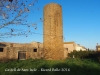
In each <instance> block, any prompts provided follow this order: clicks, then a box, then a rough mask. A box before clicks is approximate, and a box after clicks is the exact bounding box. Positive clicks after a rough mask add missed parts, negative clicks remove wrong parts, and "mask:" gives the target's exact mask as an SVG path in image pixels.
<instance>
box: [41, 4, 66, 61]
mask: <svg viewBox="0 0 100 75" xmlns="http://www.w3.org/2000/svg"><path fill="white" fill-rule="evenodd" d="M43 33H44V36H43V48H44V59H47V60H62V59H64V48H63V30H62V7H61V6H60V5H59V4H55V3H50V4H47V5H46V6H45V7H44V32H43Z"/></svg>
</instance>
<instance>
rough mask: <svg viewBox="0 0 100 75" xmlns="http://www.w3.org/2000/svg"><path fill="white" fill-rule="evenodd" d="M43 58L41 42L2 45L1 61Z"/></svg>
mask: <svg viewBox="0 0 100 75" xmlns="http://www.w3.org/2000/svg"><path fill="white" fill-rule="evenodd" d="M42 57H43V45H42V44H41V43H39V42H32V43H27V44H20V43H7V42H6V43H4V42H1V43H0V59H1V60H2V59H20V60H23V59H29V58H31V59H40V58H42Z"/></svg>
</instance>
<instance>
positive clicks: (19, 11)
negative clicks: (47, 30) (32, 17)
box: [0, 0, 41, 38]
mask: <svg viewBox="0 0 100 75" xmlns="http://www.w3.org/2000/svg"><path fill="white" fill-rule="evenodd" d="M35 3H38V0H0V38H4V37H5V38H6V37H11V36H21V35H24V36H26V37H27V35H28V34H30V33H32V32H31V31H30V27H35V29H36V28H37V27H36V23H29V22H28V21H27V19H26V18H27V16H28V13H29V12H30V11H31V8H33V6H34V4H35ZM40 20H41V18H40ZM20 26H22V27H21V28H22V29H20ZM24 27H27V28H28V30H24ZM4 29H5V31H4Z"/></svg>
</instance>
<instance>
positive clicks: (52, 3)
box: [44, 2, 61, 7]
mask: <svg viewBox="0 0 100 75" xmlns="http://www.w3.org/2000/svg"><path fill="white" fill-rule="evenodd" d="M48 5H59V6H60V7H61V5H60V4H57V3H55V2H51V3H48V4H46V5H45V6H48ZM45 6H44V7H45Z"/></svg>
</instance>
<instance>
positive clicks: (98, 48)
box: [96, 43, 100, 51]
mask: <svg viewBox="0 0 100 75" xmlns="http://www.w3.org/2000/svg"><path fill="white" fill-rule="evenodd" d="M96 50H97V51H100V45H98V43H97V45H96Z"/></svg>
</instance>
